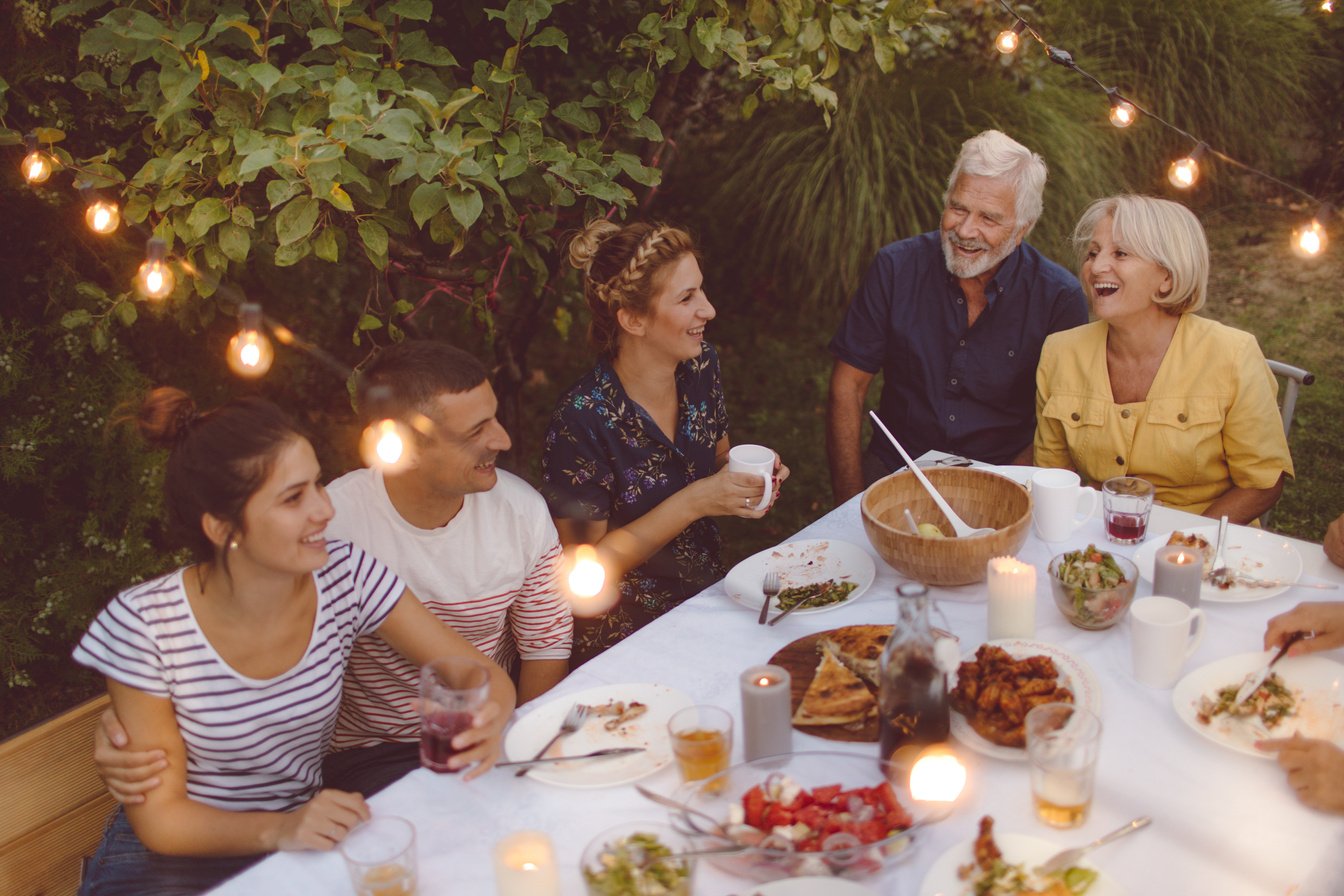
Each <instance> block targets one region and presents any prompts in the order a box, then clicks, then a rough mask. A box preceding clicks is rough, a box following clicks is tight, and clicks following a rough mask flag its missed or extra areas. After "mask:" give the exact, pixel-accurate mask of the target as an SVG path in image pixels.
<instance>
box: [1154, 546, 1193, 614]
mask: <svg viewBox="0 0 1344 896" xmlns="http://www.w3.org/2000/svg"><path fill="white" fill-rule="evenodd" d="M1203 587H1204V557H1203V556H1202V555H1201V554H1200V553H1199V552H1198V551H1194V550H1191V549H1190V548H1188V547H1185V546H1184V545H1179V544H1174V545H1168V546H1166V547H1164V548H1158V549H1157V555H1156V556H1155V557H1154V558H1153V593H1154V594H1161V595H1163V596H1164V597H1174V598H1176V599H1177V600H1178V601H1180V602H1181V603H1183V604H1186V605H1188V606H1191V607H1198V606H1199V593H1200V589H1202V588H1203Z"/></svg>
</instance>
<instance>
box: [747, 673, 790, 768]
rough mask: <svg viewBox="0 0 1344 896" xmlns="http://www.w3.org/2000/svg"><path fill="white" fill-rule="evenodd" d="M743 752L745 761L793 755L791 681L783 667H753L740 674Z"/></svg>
mask: <svg viewBox="0 0 1344 896" xmlns="http://www.w3.org/2000/svg"><path fill="white" fill-rule="evenodd" d="M738 683H739V685H740V687H741V691H742V752H743V755H744V756H745V757H746V758H747V759H748V760H751V759H760V758H761V757H762V756H778V755H779V754H781V753H791V752H793V709H792V706H791V702H790V699H789V688H790V686H791V680H790V677H789V671H788V670H787V669H785V668H783V667H782V666H768V665H767V666H752V667H751V668H750V669H748V670H747V671H745V672H743V673H742V676H741V678H740V679H739V680H738Z"/></svg>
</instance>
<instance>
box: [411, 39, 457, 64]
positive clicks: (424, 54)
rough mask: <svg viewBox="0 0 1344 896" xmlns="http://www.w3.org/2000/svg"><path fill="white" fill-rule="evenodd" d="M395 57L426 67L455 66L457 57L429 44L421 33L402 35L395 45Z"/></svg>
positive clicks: (443, 48) (435, 45)
mask: <svg viewBox="0 0 1344 896" xmlns="http://www.w3.org/2000/svg"><path fill="white" fill-rule="evenodd" d="M397 55H398V56H400V57H401V58H402V59H404V60H407V61H412V62H423V63H425V64H426V65H457V57H456V56H454V55H453V54H452V53H451V52H449V50H448V49H447V48H446V47H440V46H438V45H437V44H432V43H430V42H429V38H428V37H427V36H426V35H425V32H423V31H412V32H411V33H410V34H403V35H402V36H401V40H400V41H399V42H398V44H397Z"/></svg>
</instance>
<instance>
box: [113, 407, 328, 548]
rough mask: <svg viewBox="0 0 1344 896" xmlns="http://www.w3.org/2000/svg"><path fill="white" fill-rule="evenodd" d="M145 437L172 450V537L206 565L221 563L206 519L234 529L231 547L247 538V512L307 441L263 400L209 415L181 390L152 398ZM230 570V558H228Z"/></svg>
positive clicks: (167, 483) (168, 485)
mask: <svg viewBox="0 0 1344 896" xmlns="http://www.w3.org/2000/svg"><path fill="white" fill-rule="evenodd" d="M135 423H136V426H137V428H138V429H139V430H140V435H141V436H143V437H144V439H145V441H146V442H148V443H149V444H151V445H153V446H155V447H159V448H167V449H169V452H168V464H167V468H166V470H165V471H164V477H163V499H164V504H165V505H166V508H167V510H168V522H169V525H170V527H171V529H172V532H173V534H174V535H175V536H177V537H178V538H179V539H180V540H181V541H183V542H185V543H186V545H187V546H188V547H189V548H190V549H191V552H192V554H193V555H194V556H195V558H196V559H197V560H198V561H206V560H212V559H215V555H216V547H215V545H214V543H213V542H211V541H210V539H209V538H208V537H206V534H205V531H204V530H203V529H202V528H201V517H202V516H204V515H205V514H207V513H208V514H210V515H211V516H214V517H217V518H219V519H221V520H224V521H225V522H226V523H228V525H229V532H228V537H227V539H226V541H227V540H231V539H232V538H233V536H234V535H235V534H237V533H240V532H242V531H243V507H244V506H245V505H246V504H247V501H248V499H249V498H251V497H252V495H253V494H254V493H255V492H256V490H257V489H259V488H261V486H262V484H263V483H265V482H266V479H267V478H268V477H269V476H270V475H271V471H272V470H273V469H274V468H275V461H276V458H277V457H278V455H279V453H280V450H281V449H282V448H284V447H285V446H286V445H288V444H289V443H290V442H292V441H293V440H295V439H301V438H306V436H305V435H304V433H303V432H302V431H301V430H300V429H299V428H298V427H297V426H296V425H295V423H294V421H293V420H291V419H290V418H289V415H288V414H286V413H285V412H284V411H282V410H280V408H278V407H276V406H275V405H274V404H272V403H271V402H269V401H267V400H265V399H263V398H240V399H235V400H233V401H230V402H229V403H227V404H225V405H222V406H221V407H218V408H216V409H214V410H213V411H207V412H206V413H204V414H200V413H197V411H196V402H194V401H193V400H192V398H191V396H190V395H188V394H187V393H186V392H183V391H182V390H181V389H174V388H172V387H170V386H162V387H160V388H158V389H155V390H153V391H152V392H150V393H149V395H147V396H146V397H145V399H144V401H143V402H142V403H141V405H140V408H139V411H138V412H137V413H136V415H135ZM223 558H224V563H225V569H227V568H228V567H227V564H228V559H227V558H228V554H227V552H225V553H224V554H223Z"/></svg>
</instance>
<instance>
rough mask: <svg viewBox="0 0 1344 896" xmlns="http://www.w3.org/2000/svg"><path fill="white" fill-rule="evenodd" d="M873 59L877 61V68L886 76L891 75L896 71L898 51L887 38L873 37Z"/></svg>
mask: <svg viewBox="0 0 1344 896" xmlns="http://www.w3.org/2000/svg"><path fill="white" fill-rule="evenodd" d="M873 59H875V60H876V61H877V68H878V70H879V71H881V72H882V74H884V75H889V74H891V73H892V72H894V71H895V70H896V49H895V47H893V46H892V44H891V42H890V41H889V40H887V38H885V37H883V36H881V35H877V34H874V35H873Z"/></svg>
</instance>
